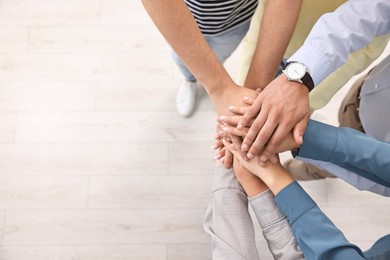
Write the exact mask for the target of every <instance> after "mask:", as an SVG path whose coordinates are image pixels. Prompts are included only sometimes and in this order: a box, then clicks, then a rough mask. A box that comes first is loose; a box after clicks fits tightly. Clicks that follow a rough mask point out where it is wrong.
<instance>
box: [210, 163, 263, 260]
mask: <svg viewBox="0 0 390 260" xmlns="http://www.w3.org/2000/svg"><path fill="white" fill-rule="evenodd" d="M204 229H205V231H206V233H207V234H209V235H210V237H211V239H212V243H213V259H216V260H219V259H221V260H225V259H237V260H238V259H240V260H241V259H242V260H244V259H254V260H256V259H259V257H258V254H257V250H256V241H255V232H254V228H253V223H252V220H251V217H250V215H249V212H248V199H247V196H246V194H245V193H244V191H243V189H242V187H241V185H240V184H239V183H238V181H237V179H236V178H235V176H234V173H233V170H232V169H225V168H224V167H223V166H222V165H219V166H217V167H216V170H215V176H214V184H213V198H212V200H211V202H210V204H209V207H208V209H207V212H206V216H205V219H204Z"/></svg>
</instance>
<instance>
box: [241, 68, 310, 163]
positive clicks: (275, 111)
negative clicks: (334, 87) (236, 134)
mask: <svg viewBox="0 0 390 260" xmlns="http://www.w3.org/2000/svg"><path fill="white" fill-rule="evenodd" d="M313 88H314V83H313V79H312V77H311V76H310V73H309V71H308V69H307V68H306V66H305V65H304V64H303V63H301V62H297V61H290V62H287V63H286V65H285V68H284V69H283V73H282V74H281V75H280V76H279V77H277V78H275V79H274V80H273V81H272V82H271V83H269V84H268V85H267V86H266V87H265V88H264V89H263V91H262V92H261V93H260V94H259V95H258V97H257V98H256V100H255V101H254V103H253V105H252V106H251V108H250V109H249V110H248V111H247V112H246V113H245V114H244V115H243V117H242V119H241V120H240V122H239V124H238V126H237V128H238V129H243V128H244V127H246V126H249V125H250V123H252V125H251V126H250V129H249V131H248V133H247V134H246V136H245V138H244V140H243V142H242V146H241V150H242V151H243V152H246V153H247V157H248V158H250V159H251V158H254V157H255V156H257V155H259V154H260V155H261V156H260V160H261V161H263V162H266V161H268V159H269V158H271V156H272V155H273V154H275V152H276V151H277V148H278V147H279V145H280V144H281V142H282V141H283V140H284V138H285V137H286V136H287V135H288V134H289V133H290V132H291V131H293V137H294V140H295V141H296V142H297V143H298V144H301V143H302V141H303V134H304V132H305V129H306V125H307V123H308V121H309V117H310V106H309V95H308V94H309V91H311V90H312V89H313Z"/></svg>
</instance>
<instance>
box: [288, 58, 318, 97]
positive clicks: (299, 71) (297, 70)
mask: <svg viewBox="0 0 390 260" xmlns="http://www.w3.org/2000/svg"><path fill="white" fill-rule="evenodd" d="M282 71H283V73H284V75H286V77H287V79H288V80H289V81H295V82H299V83H303V84H304V85H305V86H306V87H307V88H308V89H309V92H310V91H311V90H312V89H313V88H314V82H313V79H312V78H311V76H310V74H309V72H308V70H307V68H306V66H305V65H304V64H303V63H300V62H298V61H289V62H287V63H286V65H285V66H284V69H283V70H282Z"/></svg>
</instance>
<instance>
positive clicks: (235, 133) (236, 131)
mask: <svg viewBox="0 0 390 260" xmlns="http://www.w3.org/2000/svg"><path fill="white" fill-rule="evenodd" d="M223 131H224V132H225V134H226V135H233V136H241V137H245V136H246V134H247V133H248V131H249V128H244V129H242V130H240V129H237V128H236V127H228V126H225V127H224V128H223Z"/></svg>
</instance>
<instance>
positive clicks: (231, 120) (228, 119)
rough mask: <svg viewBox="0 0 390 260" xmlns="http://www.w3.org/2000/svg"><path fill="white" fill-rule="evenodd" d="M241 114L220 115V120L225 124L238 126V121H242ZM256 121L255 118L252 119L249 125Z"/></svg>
mask: <svg viewBox="0 0 390 260" xmlns="http://www.w3.org/2000/svg"><path fill="white" fill-rule="evenodd" d="M240 119H241V116H220V117H219V120H220V121H221V122H222V123H223V125H225V126H234V127H235V126H237V124H238V122H239V121H240ZM253 122H254V119H252V120H251V121H250V122H249V126H251V125H252V124H253Z"/></svg>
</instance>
